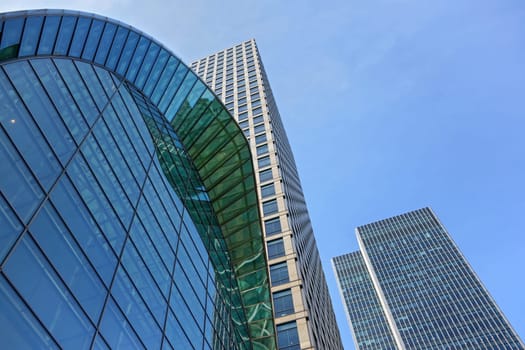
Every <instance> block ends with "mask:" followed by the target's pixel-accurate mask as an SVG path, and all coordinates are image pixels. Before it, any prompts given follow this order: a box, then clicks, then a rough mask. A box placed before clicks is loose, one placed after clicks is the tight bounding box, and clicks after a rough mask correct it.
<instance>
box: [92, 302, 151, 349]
mask: <svg viewBox="0 0 525 350" xmlns="http://www.w3.org/2000/svg"><path fill="white" fill-rule="evenodd" d="M100 332H101V333H102V335H103V336H104V338H105V339H106V341H107V342H108V344H109V347H110V348H111V349H139V348H144V345H143V344H142V343H141V342H140V340H139V339H138V338H137V335H136V334H135V332H134V331H133V329H132V328H131V326H130V325H129V323H128V321H127V320H126V318H125V317H124V316H123V315H122V312H121V311H120V309H119V308H118V307H117V306H116V305H115V302H114V301H113V298H109V300H108V304H107V305H106V309H105V310H104V316H103V317H102V321H101V323H100Z"/></svg>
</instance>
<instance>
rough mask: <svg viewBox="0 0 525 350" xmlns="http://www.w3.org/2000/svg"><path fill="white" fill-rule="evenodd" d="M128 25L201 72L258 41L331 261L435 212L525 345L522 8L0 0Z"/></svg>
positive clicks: (476, 0) (397, 1) (378, 2)
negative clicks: (382, 224) (377, 228)
mask: <svg viewBox="0 0 525 350" xmlns="http://www.w3.org/2000/svg"><path fill="white" fill-rule="evenodd" d="M42 7H48V8H69V9H81V10H85V11H90V12H95V13H98V14H102V15H105V16H108V17H112V18H116V19H119V20H121V21H123V22H126V23H129V24H131V25H133V26H135V27H137V28H139V29H141V30H143V31H144V32H146V33H148V34H150V35H152V36H153V37H154V38H156V39H158V40H160V41H161V42H162V43H164V44H165V45H166V46H167V47H168V48H170V49H172V50H173V51H174V52H175V53H176V54H177V55H179V56H180V57H181V58H182V59H184V60H185V61H186V62H187V63H190V62H191V61H193V60H194V59H198V58H201V57H203V56H206V55H208V54H210V53H213V52H215V51H218V50H220V49H223V48H226V47H230V46H233V45H234V44H237V43H239V42H241V41H244V40H246V39H248V38H252V37H254V38H256V40H257V43H258V46H259V50H260V52H261V55H262V59H263V62H264V64H265V68H266V70H267V73H268V76H269V79H270V82H271V85H272V88H273V92H274V95H275V97H276V100H277V104H278V106H279V109H280V112H281V115H282V117H283V121H284V124H285V127H286V129H287V132H288V136H289V139H290V142H291V144H292V149H293V150H294V154H295V158H296V161H297V165H298V168H299V173H300V176H301V180H302V184H303V188H304V192H305V195H306V199H307V202H308V206H309V210H310V215H311V218H312V222H313V227H314V230H315V233H316V237H317V243H318V246H319V250H320V253H321V257H322V260H323V267H324V270H325V273H326V275H327V279H328V282H329V287H330V289H331V294H332V299H333V302H334V306H335V309H336V313H337V316H338V323H339V328H340V330H341V335H342V337H343V341H344V344H345V348H346V349H347V350H348V349H353V342H352V339H351V335H350V331H349V327H348V324H347V322H346V319H345V316H344V312H343V306H342V304H341V301H340V298H339V294H338V292H337V290H336V285H335V282H334V275H333V272H332V269H331V264H330V258H331V257H333V256H336V255H341V254H344V253H347V252H350V251H354V250H356V249H357V243H356V239H355V236H354V228H355V227H356V226H358V225H362V224H366V223H369V222H371V221H375V220H379V219H383V218H386V217H390V216H393V215H396V214H400V213H403V212H406V211H409V210H413V209H417V208H420V207H423V206H431V207H432V208H433V209H434V210H435V212H436V213H437V215H438V216H439V217H440V219H441V221H442V222H443V223H444V225H445V226H446V227H447V228H448V230H449V231H450V233H451V235H452V237H453V238H454V239H455V240H456V242H457V243H458V245H459V247H460V248H461V250H462V251H463V253H464V254H465V255H466V257H467V259H468V260H469V262H470V263H471V265H472V266H473V268H474V270H475V271H476V272H477V273H478V275H479V276H480V278H481V280H482V281H483V282H484V284H485V285H486V287H487V289H488V290H489V291H490V293H491V294H492V295H493V297H494V298H495V299H496V301H497V303H498V304H499V306H500V307H501V308H502V309H503V311H504V313H505V314H506V316H507V317H508V318H509V320H510V321H511V323H512V324H513V326H514V328H515V329H516V331H517V332H518V334H519V335H520V336H521V338H522V339H523V338H524V337H525V297H524V295H525V272H524V270H525V220H524V219H525V136H524V133H525V2H523V0H462V1H457V0H441V1H425V0H341V1H331V0H328V1H318V2H314V1H304V0H303V1H296V0H287V1H282V0H280V1H277V0H270V1H265V0H260V1H252V0H244V1H240V0H239V1H237V0H235V1H234V0H232V1H212V0H209V1H207V2H205V1H201V0H192V1H186V2H181V1H173V0H171V1H161V0H143V1H134V0H117V1H110V0H103V1H102V0H68V1H47V2H46V1H29V0H2V1H1V2H0V11H1V12H3V11H9V10H15V9H29V8H42Z"/></svg>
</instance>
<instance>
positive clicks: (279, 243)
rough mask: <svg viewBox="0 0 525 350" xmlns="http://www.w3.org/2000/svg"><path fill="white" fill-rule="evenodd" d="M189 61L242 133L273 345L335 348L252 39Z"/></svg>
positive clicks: (324, 291)
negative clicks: (262, 240)
mask: <svg viewBox="0 0 525 350" xmlns="http://www.w3.org/2000/svg"><path fill="white" fill-rule="evenodd" d="M191 67H192V69H193V70H194V71H195V72H197V74H198V75H199V76H200V77H201V78H202V79H203V80H204V81H205V82H206V83H207V84H208V86H210V87H211V88H212V89H213V90H214V91H215V93H216V95H217V96H218V97H219V98H221V99H222V101H223V102H224V104H225V106H226V107H227V108H228V109H229V111H230V112H231V113H232V115H233V116H234V117H235V119H236V120H237V121H238V123H239V126H240V127H241V129H242V130H243V131H244V133H245V135H246V137H247V138H248V139H249V143H250V147H251V150H252V153H253V157H254V168H255V169H256V172H257V173H258V176H257V186H258V189H259V195H260V211H261V215H262V224H263V227H264V231H265V237H266V246H267V255H268V263H269V271H270V279H271V290H272V296H273V305H274V308H275V322H276V329H277V338H278V347H279V349H286V350H294V349H330V350H337V349H342V344H341V340H340V335H339V330H338V328H337V324H336V321H335V316H334V312H333V309H332V303H331V300H330V296H329V293H328V288H327V284H326V281H325V277H324V273H323V270H322V266H321V260H320V258H319V253H318V250H317V245H316V243H315V238H314V234H313V231H312V226H311V223H310V218H309V216H308V211H307V208H306V203H305V200H304V196H303V193H302V189H301V184H300V181H299V175H298V173H297V168H296V165H295V160H294V157H293V154H292V151H291V148H290V144H289V142H288V139H287V136H286V132H285V130H284V127H283V123H282V121H281V117H280V115H279V111H278V110H277V106H276V103H275V100H274V97H273V95H272V90H271V88H270V84H269V81H268V77H267V76H266V73H265V70H264V67H263V63H262V61H261V57H260V55H259V52H258V49H257V45H256V43H255V40H253V39H252V40H249V41H246V42H243V43H241V44H239V45H237V46H235V47H232V48H228V49H226V50H223V51H220V52H217V53H215V54H212V55H210V56H207V57H205V58H203V59H200V60H198V61H196V62H194V63H193V64H192V66H191Z"/></svg>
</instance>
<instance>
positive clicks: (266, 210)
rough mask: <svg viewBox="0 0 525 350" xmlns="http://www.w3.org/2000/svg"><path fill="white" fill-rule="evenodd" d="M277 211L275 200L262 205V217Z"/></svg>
mask: <svg viewBox="0 0 525 350" xmlns="http://www.w3.org/2000/svg"><path fill="white" fill-rule="evenodd" d="M278 211H279V208H278V206H277V200H276V199H273V200H271V201H268V202H264V203H263V214H264V215H270V214H273V213H277V212H278Z"/></svg>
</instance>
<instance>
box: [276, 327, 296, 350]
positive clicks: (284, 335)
mask: <svg viewBox="0 0 525 350" xmlns="http://www.w3.org/2000/svg"><path fill="white" fill-rule="evenodd" d="M277 346H278V347H279V350H299V349H300V346H299V334H298V333H297V324H296V323H295V321H293V322H289V323H284V324H280V325H277Z"/></svg>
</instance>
